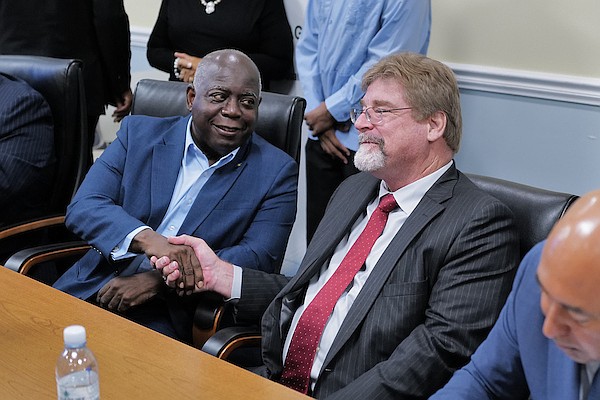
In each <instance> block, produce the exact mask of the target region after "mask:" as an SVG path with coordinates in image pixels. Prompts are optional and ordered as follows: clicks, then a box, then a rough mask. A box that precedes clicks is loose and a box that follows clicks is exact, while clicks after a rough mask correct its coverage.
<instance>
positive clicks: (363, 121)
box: [354, 112, 373, 132]
mask: <svg viewBox="0 0 600 400" xmlns="http://www.w3.org/2000/svg"><path fill="white" fill-rule="evenodd" d="M354 126H355V127H356V129H358V131H359V132H364V131H366V130H369V129H372V128H373V124H372V123H371V121H369V119H368V118H367V113H366V112H362V113H360V114H359V116H358V118H356V122H354Z"/></svg>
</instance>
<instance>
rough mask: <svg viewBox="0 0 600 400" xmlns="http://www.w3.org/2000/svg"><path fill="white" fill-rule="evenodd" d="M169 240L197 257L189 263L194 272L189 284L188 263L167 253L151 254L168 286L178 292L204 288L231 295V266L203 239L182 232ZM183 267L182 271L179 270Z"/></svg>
mask: <svg viewBox="0 0 600 400" xmlns="http://www.w3.org/2000/svg"><path fill="white" fill-rule="evenodd" d="M168 241H169V244H171V245H177V246H179V247H185V248H187V249H189V250H190V251H193V254H194V255H195V257H196V258H197V260H198V263H197V264H193V265H191V268H192V269H193V273H194V276H195V281H194V284H193V285H192V286H188V283H189V280H186V277H187V276H188V275H186V274H189V272H187V271H188V270H189V266H186V265H181V262H178V261H177V260H176V259H173V258H171V257H169V256H162V257H156V256H152V257H150V263H151V264H152V265H153V266H154V268H156V269H157V270H159V271H161V272H162V275H163V279H164V281H165V283H166V284H167V286H169V287H171V288H173V289H175V290H176V291H177V293H178V294H179V295H180V296H183V295H184V294H186V295H187V294H191V293H197V292H203V291H207V290H210V291H214V292H217V293H220V294H222V295H223V296H225V297H230V296H231V282H232V275H233V271H232V270H233V266H232V265H231V264H229V263H227V262H225V261H223V260H221V259H220V258H219V257H217V255H216V254H215V253H214V252H213V251H212V249H211V248H210V247H209V246H208V245H207V244H206V242H205V241H204V240H202V239H199V238H196V237H192V236H188V235H183V236H177V237H170V238H168ZM182 270H183V272H182Z"/></svg>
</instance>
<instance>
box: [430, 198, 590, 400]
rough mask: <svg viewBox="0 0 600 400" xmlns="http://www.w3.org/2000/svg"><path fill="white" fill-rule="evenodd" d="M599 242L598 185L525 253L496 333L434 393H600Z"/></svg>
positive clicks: (569, 397) (439, 397) (566, 396)
mask: <svg viewBox="0 0 600 400" xmlns="http://www.w3.org/2000/svg"><path fill="white" fill-rule="evenodd" d="M598 243H600V191H595V192H592V193H589V194H587V195H586V196H583V197H582V198H581V199H579V200H578V201H577V202H576V203H575V204H574V205H573V206H572V207H571V208H570V209H569V210H568V211H567V213H566V214H565V216H564V217H563V218H562V219H561V220H559V221H558V222H557V224H556V225H555V226H554V228H553V229H552V231H551V232H550V235H549V236H548V239H547V241H546V242H545V243H540V244H538V245H537V246H536V247H534V248H533V249H532V250H531V251H530V252H529V254H528V255H527V256H526V257H525V259H524V260H523V262H522V264H521V266H520V268H519V271H518V273H517V277H516V279H515V282H514V286H513V290H512V293H511V294H510V296H509V298H508V301H507V303H506V305H505V306H504V309H503V310H502V312H501V314H500V318H499V319H498V322H497V323H496V325H495V326H494V328H493V329H492V331H491V332H490V335H489V336H488V338H487V339H486V340H485V341H484V342H483V343H482V345H481V346H480V347H479V348H478V349H477V351H476V352H475V353H474V354H473V357H472V358H471V362H470V363H469V364H468V365H466V366H465V367H464V368H463V369H461V370H459V371H457V372H456V373H455V374H454V376H453V377H452V379H451V380H450V382H449V383H448V384H447V385H446V386H445V387H444V388H443V389H441V390H440V391H439V392H438V393H436V394H435V395H434V396H433V397H431V399H435V400H445V399H461V400H463V399H473V400H475V399H477V400H480V399H488V398H489V399H491V398H494V399H507V400H508V399H510V400H514V399H527V398H531V399H544V400H553V399H555V400H579V399H584V400H587V399H598V398H600V378H598V377H597V375H598V374H597V371H598V366H599V365H600V301H599V300H598V299H599V297H598V287H600V246H599V245H598ZM594 377H596V379H594ZM528 396H530V397H528Z"/></svg>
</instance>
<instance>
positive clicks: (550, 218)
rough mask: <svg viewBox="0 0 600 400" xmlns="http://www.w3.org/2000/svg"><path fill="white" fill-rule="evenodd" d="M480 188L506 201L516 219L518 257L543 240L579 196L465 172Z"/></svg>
mask: <svg viewBox="0 0 600 400" xmlns="http://www.w3.org/2000/svg"><path fill="white" fill-rule="evenodd" d="M467 176H468V177H469V179H471V181H473V183H475V184H476V185H477V186H479V187H480V188H481V189H483V190H484V191H486V192H488V193H489V194H491V195H492V196H494V197H495V198H497V199H498V200H500V201H502V202H503V203H504V204H506V205H507V206H508V207H509V208H510V209H511V211H512V212H513V214H514V215H515V219H516V221H517V227H518V229H519V235H520V245H521V249H520V252H521V258H523V256H525V254H526V253H527V252H528V251H529V249H531V248H532V247H533V246H534V245H535V244H536V243H538V242H540V241H542V240H544V239H545V238H546V237H547V236H548V234H549V233H550V230H551V229H552V227H553V226H554V223H556V221H558V219H559V218H560V217H562V216H563V215H564V213H565V212H566V211H567V208H569V206H571V204H573V202H574V201H575V200H577V199H578V198H579V196H576V195H573V194H569V193H561V192H554V191H551V190H545V189H540V188H536V187H533V186H528V185H523V184H520V183H516V182H511V181H507V180H504V179H498V178H492V177H489V176H483V175H475V174H467Z"/></svg>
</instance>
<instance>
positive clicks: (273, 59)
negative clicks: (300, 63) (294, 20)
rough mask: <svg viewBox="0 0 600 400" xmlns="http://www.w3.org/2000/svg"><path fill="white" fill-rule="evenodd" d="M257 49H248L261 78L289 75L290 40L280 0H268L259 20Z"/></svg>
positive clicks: (291, 66) (281, 77) (286, 20)
mask: <svg viewBox="0 0 600 400" xmlns="http://www.w3.org/2000/svg"><path fill="white" fill-rule="evenodd" d="M258 31H259V33H260V35H259V36H260V38H259V44H258V51H257V52H254V53H248V57H250V58H251V59H252V61H254V63H255V64H256V66H257V67H258V70H259V71H260V73H261V75H262V78H263V79H264V80H267V81H269V80H273V79H291V78H292V75H293V64H292V60H293V53H294V48H293V42H292V32H291V30H290V24H289V22H288V18H287V14H286V12H285V7H284V4H283V1H282V0H267V1H266V2H265V5H264V8H263V10H262V13H261V15H260V17H259V20H258Z"/></svg>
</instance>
